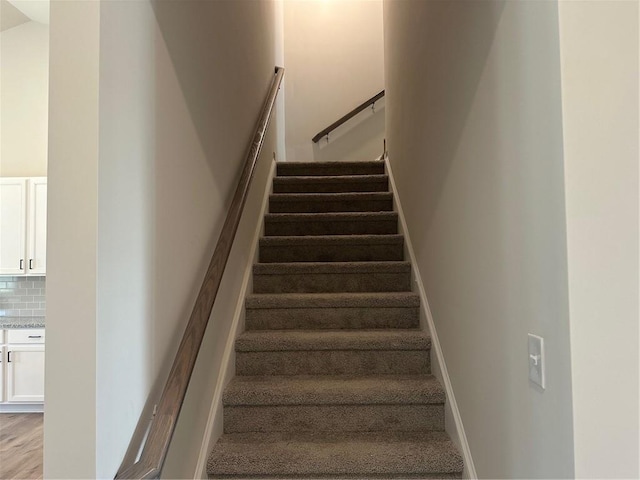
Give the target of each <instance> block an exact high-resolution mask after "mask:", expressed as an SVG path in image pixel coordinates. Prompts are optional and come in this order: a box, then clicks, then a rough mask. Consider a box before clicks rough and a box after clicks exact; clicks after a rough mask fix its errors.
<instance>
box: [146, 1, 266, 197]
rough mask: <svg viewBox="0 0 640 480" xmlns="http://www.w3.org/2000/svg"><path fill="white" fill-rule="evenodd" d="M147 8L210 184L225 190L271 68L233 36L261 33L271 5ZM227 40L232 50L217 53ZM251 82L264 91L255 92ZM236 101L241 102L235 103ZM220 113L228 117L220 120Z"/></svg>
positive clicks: (234, 173) (249, 45)
mask: <svg viewBox="0 0 640 480" xmlns="http://www.w3.org/2000/svg"><path fill="white" fill-rule="evenodd" d="M151 5H152V8H153V11H154V13H155V16H156V19H157V22H158V26H159V28H160V33H161V35H162V37H163V39H164V42H165V44H166V47H167V49H168V51H169V55H170V57H171V62H172V64H173V68H174V70H175V74H176V76H177V78H178V81H179V83H180V86H181V90H182V94H183V95H184V99H185V103H186V105H187V107H188V109H189V112H190V116H191V120H192V122H193V125H194V127H195V129H196V130H197V132H198V138H199V140H200V144H201V146H202V149H203V150H204V154H205V156H206V159H207V161H208V162H209V163H210V165H211V170H212V174H213V178H214V181H215V182H216V183H217V184H218V186H219V187H220V188H222V189H223V190H228V189H229V185H232V184H235V181H234V182H230V181H229V180H230V179H235V178H237V177H238V176H239V174H240V168H241V161H240V160H241V159H243V158H244V154H245V153H246V151H245V150H246V146H247V145H248V144H249V141H250V139H251V134H252V131H253V128H254V126H255V122H256V121H257V117H258V114H259V110H258V109H253V108H250V109H247V105H254V104H261V102H262V101H263V100H264V98H265V95H266V92H267V89H268V87H269V84H270V80H271V76H272V75H273V65H271V66H270V67H269V68H268V69H265V68H264V64H265V61H264V59H263V58H262V57H263V55H261V53H262V51H261V50H258V49H256V48H255V43H254V42H251V41H246V37H247V35H246V34H243V35H238V32H262V31H263V30H264V28H265V27H264V19H265V18H270V16H272V15H273V14H272V13H271V5H269V2H235V1H215V2H202V1H194V0H187V1H180V2H165V1H158V0H154V1H152V3H151ZM203 33H205V34H204V35H203ZM270 33H271V35H273V36H274V38H275V32H274V31H272V32H270ZM234 39H235V40H234ZM242 39H244V40H245V41H241V40H242ZM230 41H231V42H232V43H233V46H232V47H231V46H228V47H225V48H221V47H222V46H223V45H228V44H229V42H230ZM274 41H275V40H274ZM272 43H273V42H272ZM248 70H249V71H250V72H249V75H247V71H248ZM240 73H241V74H240ZM256 83H258V84H260V85H264V89H263V90H261V91H256V89H255V85H256ZM239 98H243V99H246V101H244V102H243V103H242V104H239V103H238V99H239ZM220 112H228V113H229V114H228V115H227V117H226V118H225V119H224V121H221V115H220ZM167 113H169V114H170V112H167ZM248 116H251V121H247V119H248ZM231 193H232V192H227V195H226V196H225V198H228V197H230V195H231Z"/></svg>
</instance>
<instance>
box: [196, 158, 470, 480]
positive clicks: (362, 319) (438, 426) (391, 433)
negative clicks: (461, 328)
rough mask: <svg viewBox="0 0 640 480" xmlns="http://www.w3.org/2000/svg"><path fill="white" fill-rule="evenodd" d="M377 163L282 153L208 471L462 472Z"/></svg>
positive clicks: (300, 474) (324, 475)
mask: <svg viewBox="0 0 640 480" xmlns="http://www.w3.org/2000/svg"><path fill="white" fill-rule="evenodd" d="M388 185H389V181H388V177H387V175H386V174H385V170H384V163H382V162H328V163H282V164H278V167H277V176H276V177H275V178H274V181H273V194H272V195H271V196H270V201H269V212H270V213H268V214H267V215H266V217H265V236H264V237H263V238H261V239H260V245H259V263H257V264H256V265H254V270H253V292H254V293H252V294H250V295H248V296H247V298H246V305H245V307H246V320H245V323H246V332H245V333H243V334H242V335H240V336H239V337H238V339H237V341H236V377H235V378H234V379H233V380H232V381H231V382H230V383H229V385H228V386H227V388H226V390H225V392H224V396H223V405H224V408H223V413H224V434H223V435H222V437H221V438H220V439H219V441H218V443H217V444H216V445H215V447H214V449H213V451H212V452H211V455H210V456H209V462H208V466H207V467H208V473H209V477H210V478H215V479H223V478H234V479H241V478H242V479H257V478H262V479H330V478H331V479H338V478H341V479H399V478H406V479H409V478H412V479H413V478H417V479H427V478H429V479H430V478H460V477H461V474H462V468H463V464H462V457H461V456H460V454H459V453H458V451H457V449H456V447H455V446H454V445H453V443H452V442H451V440H450V439H449V437H448V436H447V434H446V433H445V432H444V402H445V393H444V390H443V389H442V387H441V386H440V384H439V383H438V381H437V380H436V379H435V378H434V377H433V376H432V375H431V364H430V359H429V351H430V347H431V339H430V337H429V335H428V334H426V333H425V332H423V331H421V330H420V329H419V308H420V299H419V297H418V295H417V294H415V293H412V292H411V266H410V264H409V263H408V262H405V261H404V239H403V237H402V235H398V217H397V214H396V213H395V212H394V211H393V197H392V194H391V193H390V192H389V191H388V189H389V186H388Z"/></svg>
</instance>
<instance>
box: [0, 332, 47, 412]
mask: <svg viewBox="0 0 640 480" xmlns="http://www.w3.org/2000/svg"><path fill="white" fill-rule="evenodd" d="M6 370H7V371H6V377H7V392H6V393H7V395H6V399H7V402H12V403H18V402H19V403H25V402H26V403H39V402H44V345H42V344H41V345H9V346H8V347H7V368H6Z"/></svg>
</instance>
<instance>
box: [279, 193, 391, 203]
mask: <svg viewBox="0 0 640 480" xmlns="http://www.w3.org/2000/svg"><path fill="white" fill-rule="evenodd" d="M390 198H393V193H391V192H328V193H272V194H271V195H269V199H270V200H271V201H274V202H310V201H313V202H315V201H317V202H326V201H331V200H387V199H390Z"/></svg>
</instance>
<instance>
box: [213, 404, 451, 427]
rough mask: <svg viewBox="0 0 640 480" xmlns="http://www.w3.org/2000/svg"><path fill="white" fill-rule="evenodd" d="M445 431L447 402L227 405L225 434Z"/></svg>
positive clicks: (225, 409) (225, 408)
mask: <svg viewBox="0 0 640 480" xmlns="http://www.w3.org/2000/svg"><path fill="white" fill-rule="evenodd" d="M429 430H438V431H442V430H444V405H443V404H435V405H277V406H225V407H224V431H225V433H244V432H374V431H375V432H382V431H385V432H388V431H401V432H412V431H429Z"/></svg>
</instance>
